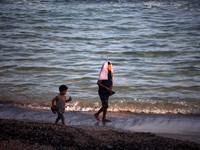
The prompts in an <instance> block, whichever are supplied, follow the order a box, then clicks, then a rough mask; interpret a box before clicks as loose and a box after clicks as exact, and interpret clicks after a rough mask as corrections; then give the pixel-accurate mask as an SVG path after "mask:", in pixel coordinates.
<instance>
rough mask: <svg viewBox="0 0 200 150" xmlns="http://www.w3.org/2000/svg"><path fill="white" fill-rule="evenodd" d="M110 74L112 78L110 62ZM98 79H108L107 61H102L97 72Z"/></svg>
mask: <svg viewBox="0 0 200 150" xmlns="http://www.w3.org/2000/svg"><path fill="white" fill-rule="evenodd" d="M111 76H112V78H113V68H112V64H111ZM98 80H108V61H106V62H104V63H103V65H102V67H101V72H100V74H99V79H98Z"/></svg>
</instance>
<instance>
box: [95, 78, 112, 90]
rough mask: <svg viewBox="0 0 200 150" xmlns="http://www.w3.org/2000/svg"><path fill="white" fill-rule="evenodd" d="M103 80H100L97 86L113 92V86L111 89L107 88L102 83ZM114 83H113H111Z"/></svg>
mask: <svg viewBox="0 0 200 150" xmlns="http://www.w3.org/2000/svg"><path fill="white" fill-rule="evenodd" d="M101 82H102V80H98V82H97V84H98V85H99V86H101V87H103V88H105V89H106V90H108V91H109V92H112V86H113V85H112V84H111V89H109V88H108V87H106V86H105V85H103V84H102V83H101ZM111 83H112V82H111Z"/></svg>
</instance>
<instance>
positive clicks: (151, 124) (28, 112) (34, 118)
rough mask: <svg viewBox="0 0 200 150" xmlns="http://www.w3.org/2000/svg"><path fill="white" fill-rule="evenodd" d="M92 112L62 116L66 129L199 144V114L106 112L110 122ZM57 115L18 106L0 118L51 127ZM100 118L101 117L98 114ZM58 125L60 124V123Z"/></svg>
mask: <svg viewBox="0 0 200 150" xmlns="http://www.w3.org/2000/svg"><path fill="white" fill-rule="evenodd" d="M93 114H94V112H75V111H73V112H71V111H66V112H65V113H64V116H65V122H66V125H67V126H80V127H81V126H83V127H87V128H88V127H94V128H97V127H98V128H110V129H114V130H116V131H118V130H119V131H124V132H131V133H140V132H145V133H152V134H155V135H158V136H162V137H167V138H173V139H179V140H183V141H187V140H188V141H191V142H195V143H198V144H200V136H199V135H200V116H199V115H171V114H170V115H162V114H160V115H158V114H136V113H128V112H118V113H116V112H108V115H107V117H108V119H110V120H112V122H111V123H102V122H98V121H96V119H95V118H94V116H93ZM56 117H57V114H53V113H52V112H51V111H50V110H35V109H27V108H18V107H0V119H6V120H19V121H31V122H42V123H49V124H54V122H55V119H56ZM100 118H101V115H100ZM59 125H61V121H60V122H59Z"/></svg>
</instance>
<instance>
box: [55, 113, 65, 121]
mask: <svg viewBox="0 0 200 150" xmlns="http://www.w3.org/2000/svg"><path fill="white" fill-rule="evenodd" d="M57 119H59V120H60V119H61V120H65V117H64V115H63V114H62V113H58V118H57Z"/></svg>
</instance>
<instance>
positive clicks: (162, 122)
mask: <svg viewBox="0 0 200 150" xmlns="http://www.w3.org/2000/svg"><path fill="white" fill-rule="evenodd" d="M108 118H109V119H111V120H112V122H111V123H102V122H97V121H96V120H95V119H94V117H93V112H65V120H66V126H62V125H61V122H59V124H58V125H54V121H55V119H56V114H53V113H52V112H51V111H50V110H36V109H27V108H17V107H13V106H5V105H4V106H3V107H0V129H1V132H0V149H2V150H4V149H6V150H7V149H145V150H146V149H181V150H182V149H188V150H189V149H195V150H196V149H200V140H199V116H194V115H193V116H192V117H191V116H189V115H186V116H185V115H155V114H132V113H128V112H120V113H119V112H118V113H114V112H109V113H108Z"/></svg>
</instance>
